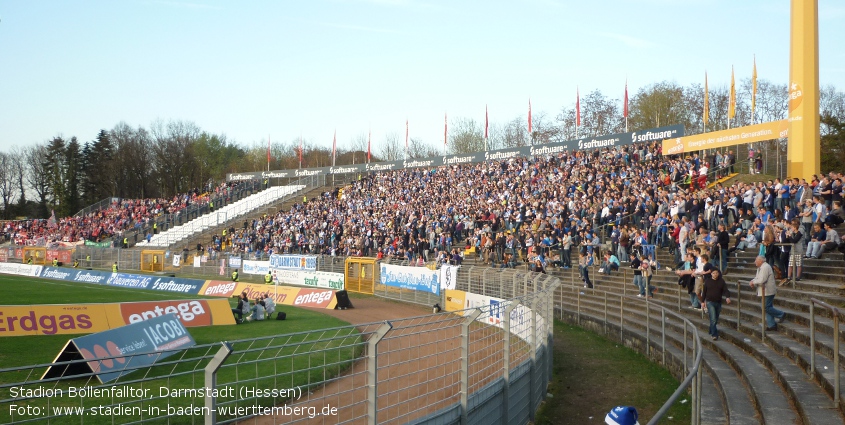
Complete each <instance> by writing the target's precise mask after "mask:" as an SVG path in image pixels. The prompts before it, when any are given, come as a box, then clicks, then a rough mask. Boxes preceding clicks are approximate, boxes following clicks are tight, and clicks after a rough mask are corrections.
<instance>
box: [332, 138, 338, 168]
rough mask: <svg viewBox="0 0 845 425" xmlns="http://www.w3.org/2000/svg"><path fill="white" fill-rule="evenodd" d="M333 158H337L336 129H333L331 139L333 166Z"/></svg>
mask: <svg viewBox="0 0 845 425" xmlns="http://www.w3.org/2000/svg"><path fill="white" fill-rule="evenodd" d="M335 158H337V129H335V131H334V138H333V139H332V167H334V160H335Z"/></svg>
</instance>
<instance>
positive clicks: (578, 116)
mask: <svg viewBox="0 0 845 425" xmlns="http://www.w3.org/2000/svg"><path fill="white" fill-rule="evenodd" d="M580 126H581V94H579V93H578V88H577V87H576V88H575V127H580Z"/></svg>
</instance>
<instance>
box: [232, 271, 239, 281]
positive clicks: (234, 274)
mask: <svg viewBox="0 0 845 425" xmlns="http://www.w3.org/2000/svg"><path fill="white" fill-rule="evenodd" d="M237 281H238V269H235V271H233V272H232V282H237Z"/></svg>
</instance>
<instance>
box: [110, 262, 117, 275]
mask: <svg viewBox="0 0 845 425" xmlns="http://www.w3.org/2000/svg"><path fill="white" fill-rule="evenodd" d="M111 272H112V273H117V261H115V262H114V264H112V265H111Z"/></svg>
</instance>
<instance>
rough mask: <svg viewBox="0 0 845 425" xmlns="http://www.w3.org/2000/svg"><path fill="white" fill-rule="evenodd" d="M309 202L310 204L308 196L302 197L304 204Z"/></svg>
mask: <svg viewBox="0 0 845 425" xmlns="http://www.w3.org/2000/svg"><path fill="white" fill-rule="evenodd" d="M307 202H308V197H307V196H303V197H302V204H303V205H304V204H306V203H307Z"/></svg>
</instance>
